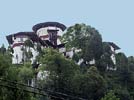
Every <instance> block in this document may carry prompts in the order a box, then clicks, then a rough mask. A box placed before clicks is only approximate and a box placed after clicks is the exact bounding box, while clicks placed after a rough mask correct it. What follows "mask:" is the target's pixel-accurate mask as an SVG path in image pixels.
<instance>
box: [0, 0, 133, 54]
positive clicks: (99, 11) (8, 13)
mask: <svg viewBox="0 0 134 100" xmlns="http://www.w3.org/2000/svg"><path fill="white" fill-rule="evenodd" d="M46 21H57V22H61V23H63V24H65V25H66V26H70V25H74V24H75V23H85V24H88V25H91V26H92V27H95V28H96V29H97V30H99V32H100V34H101V35H102V37H103V41H112V42H115V43H116V44H117V45H118V46H120V48H121V51H122V52H124V53H125V54H126V55H127V56H130V55H133V56H134V0H0V46H1V45H2V44H3V43H4V44H5V45H6V46H7V45H8V43H7V41H6V38H5V36H6V35H9V34H13V33H16V32H20V31H32V26H33V25H35V24H37V23H41V22H46Z"/></svg>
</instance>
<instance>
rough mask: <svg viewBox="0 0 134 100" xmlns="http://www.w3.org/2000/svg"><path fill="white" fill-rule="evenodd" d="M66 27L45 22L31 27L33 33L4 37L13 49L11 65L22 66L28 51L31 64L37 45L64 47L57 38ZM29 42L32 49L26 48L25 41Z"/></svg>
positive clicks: (19, 33)
mask: <svg viewBox="0 0 134 100" xmlns="http://www.w3.org/2000/svg"><path fill="white" fill-rule="evenodd" d="M65 29H66V26H65V25H63V24H61V23H58V22H45V23H39V24H36V25H34V26H33V32H18V33H15V34H11V35H8V36H6V38H7V40H8V43H9V45H10V46H11V48H12V49H13V54H12V55H13V57H12V63H13V64H22V63H23V62H24V61H25V60H26V55H25V54H24V49H25V52H26V51H27V52H28V51H30V52H31V53H32V57H31V59H30V60H31V62H33V61H34V60H35V59H36V56H37V55H38V52H37V51H36V49H35V48H36V47H37V44H38V43H39V44H41V46H42V47H47V46H51V47H53V48H57V47H59V48H61V47H63V46H64V45H63V44H61V42H60V40H59V38H60V36H61V35H62V34H63V32H64V31H65ZM28 40H30V41H31V42H32V44H33V47H29V48H26V41H28Z"/></svg>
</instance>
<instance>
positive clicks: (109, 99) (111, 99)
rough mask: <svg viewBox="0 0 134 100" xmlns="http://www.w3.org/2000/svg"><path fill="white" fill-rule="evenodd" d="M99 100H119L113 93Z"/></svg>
mask: <svg viewBox="0 0 134 100" xmlns="http://www.w3.org/2000/svg"><path fill="white" fill-rule="evenodd" d="M101 100H120V99H119V98H117V97H116V96H115V94H114V92H113V91H109V92H108V93H107V94H106V95H105V96H104V97H103V98H102V99H101Z"/></svg>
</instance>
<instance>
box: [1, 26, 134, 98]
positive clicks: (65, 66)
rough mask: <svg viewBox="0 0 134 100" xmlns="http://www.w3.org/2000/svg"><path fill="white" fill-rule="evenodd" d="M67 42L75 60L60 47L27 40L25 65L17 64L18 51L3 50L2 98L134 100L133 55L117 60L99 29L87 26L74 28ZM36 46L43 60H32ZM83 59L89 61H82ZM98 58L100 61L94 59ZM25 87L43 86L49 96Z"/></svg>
mask: <svg viewBox="0 0 134 100" xmlns="http://www.w3.org/2000/svg"><path fill="white" fill-rule="evenodd" d="M61 41H63V42H66V50H68V51H69V50H72V48H73V51H74V55H73V57H72V59H71V58H67V57H65V56H64V55H63V54H62V53H59V52H58V50H57V49H53V48H47V49H42V48H41V45H40V44H37V48H34V46H33V43H32V41H30V40H27V41H26V42H25V47H24V48H22V50H23V52H24V57H27V60H26V61H24V62H23V64H21V65H13V64H12V63H11V58H12V53H13V50H12V48H11V47H9V48H8V49H6V48H5V47H4V45H3V46H2V47H1V48H0V100H60V98H58V99H54V98H52V97H51V96H50V95H51V94H52V93H60V94H66V95H68V96H66V99H65V100H79V98H83V99H84V100H134V85H133V84H134V57H133V56H130V57H126V56H125V54H124V53H122V52H119V53H117V54H116V64H114V63H113V61H112V59H111V56H112V53H113V52H112V50H111V48H110V45H109V44H108V43H107V42H103V41H102V37H101V35H100V33H99V32H98V31H97V30H96V29H95V28H93V27H91V26H88V25H85V24H76V25H74V26H71V27H69V28H68V29H67V32H66V33H65V34H64V35H63V36H62V38H61ZM30 48H34V49H37V51H38V52H39V56H38V57H37V59H36V61H38V63H39V64H37V63H36V62H35V63H33V64H31V62H30V58H31V57H32V54H31V52H30ZM77 50H79V51H78V52H76V51H77ZM80 60H83V61H82V62H81V63H80V64H77V63H79V61H80ZM92 60H94V61H95V62H94V64H91V63H90V61H92ZM37 65H39V66H37ZM38 73H41V74H40V75H38ZM17 83H20V84H21V85H18V84H17ZM24 85H28V86H31V85H32V86H33V87H36V88H40V89H42V90H43V91H45V93H46V94H47V95H46V96H43V95H42V94H41V92H39V93H36V91H35V90H33V91H32V89H31V90H30V89H29V88H27V87H25V86H24ZM29 91H32V92H29ZM48 91H51V93H49V92H48ZM54 95H55V94H54ZM55 96H56V95H55ZM72 98H73V99H72ZM74 98H75V99H74Z"/></svg>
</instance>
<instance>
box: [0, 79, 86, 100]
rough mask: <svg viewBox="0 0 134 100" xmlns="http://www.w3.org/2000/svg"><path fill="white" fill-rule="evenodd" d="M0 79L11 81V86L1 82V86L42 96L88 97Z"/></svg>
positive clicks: (74, 99)
mask: <svg viewBox="0 0 134 100" xmlns="http://www.w3.org/2000/svg"><path fill="white" fill-rule="evenodd" d="M0 80H1V81H4V82H7V83H10V86H9V85H5V84H0V86H4V87H7V88H12V89H17V90H23V91H25V92H29V93H33V94H39V95H42V96H50V97H52V98H59V99H60V100H66V99H71V100H72V99H73V100H86V99H83V98H80V97H76V96H72V95H68V94H65V93H60V92H54V91H51V90H45V91H44V90H43V89H41V88H37V87H32V86H29V85H26V84H24V83H18V82H15V81H11V80H7V79H2V78H0ZM11 84H13V85H20V86H24V87H25V88H31V91H30V90H27V89H21V88H18V87H16V86H15V87H14V86H11ZM32 90H33V91H32ZM65 98H66V99H65Z"/></svg>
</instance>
